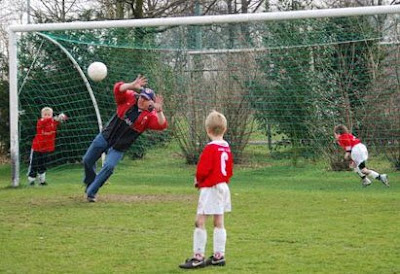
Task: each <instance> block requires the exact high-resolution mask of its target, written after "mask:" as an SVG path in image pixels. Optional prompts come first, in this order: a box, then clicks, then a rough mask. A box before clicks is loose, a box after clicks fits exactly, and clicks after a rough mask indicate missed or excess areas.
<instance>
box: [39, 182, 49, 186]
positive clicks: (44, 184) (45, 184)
mask: <svg viewBox="0 0 400 274" xmlns="http://www.w3.org/2000/svg"><path fill="white" fill-rule="evenodd" d="M39 185H41V186H47V183H46V182H41V183H39Z"/></svg>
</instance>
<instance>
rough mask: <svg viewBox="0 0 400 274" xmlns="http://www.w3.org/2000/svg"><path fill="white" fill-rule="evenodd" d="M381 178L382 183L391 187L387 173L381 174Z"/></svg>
mask: <svg viewBox="0 0 400 274" xmlns="http://www.w3.org/2000/svg"><path fill="white" fill-rule="evenodd" d="M379 180H380V181H381V182H382V184H384V185H385V186H387V187H390V185H389V178H388V176H387V175H386V174H381V175H380V176H379Z"/></svg>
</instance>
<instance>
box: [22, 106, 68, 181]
mask: <svg viewBox="0 0 400 274" xmlns="http://www.w3.org/2000/svg"><path fill="white" fill-rule="evenodd" d="M41 116H42V117H41V118H40V119H39V120H38V121H37V124H36V135H35V138H34V139H33V142H32V149H31V155H30V159H29V169H28V183H29V185H30V186H34V185H35V180H36V175H39V184H40V185H41V186H44V185H47V183H46V164H47V158H48V154H49V153H50V152H53V151H54V149H55V140H56V131H57V126H58V125H59V123H60V122H62V121H65V120H67V118H68V117H67V115H65V114H63V113H61V114H60V115H58V116H56V117H53V109H51V108H50V107H44V108H43V109H42V110H41Z"/></svg>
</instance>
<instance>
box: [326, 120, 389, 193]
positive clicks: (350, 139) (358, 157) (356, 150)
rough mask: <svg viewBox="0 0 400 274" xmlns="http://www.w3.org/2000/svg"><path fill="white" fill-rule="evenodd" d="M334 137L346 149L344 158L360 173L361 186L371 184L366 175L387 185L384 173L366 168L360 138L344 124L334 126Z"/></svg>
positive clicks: (366, 155) (363, 149) (365, 150)
mask: <svg viewBox="0 0 400 274" xmlns="http://www.w3.org/2000/svg"><path fill="white" fill-rule="evenodd" d="M333 131H334V135H335V139H336V140H337V142H338V144H339V145H340V146H341V147H342V148H343V149H344V150H345V151H346V153H345V155H344V158H345V159H346V160H351V163H350V167H351V168H353V169H354V171H355V172H356V173H357V174H358V175H360V177H361V179H362V185H363V186H369V185H371V183H372V182H371V180H370V179H368V177H367V176H370V177H371V178H373V179H377V180H379V181H381V182H382V183H383V184H384V185H385V186H387V187H389V180H388V176H387V175H386V174H379V173H378V172H376V171H374V170H372V169H368V168H367V167H366V166H365V165H366V161H367V160H368V150H367V147H366V146H365V145H364V144H363V143H361V141H360V139H358V138H356V137H355V136H354V135H352V134H351V133H349V130H348V129H347V127H346V126H344V125H337V126H335V128H334V130H333Z"/></svg>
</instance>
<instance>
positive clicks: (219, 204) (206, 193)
mask: <svg viewBox="0 0 400 274" xmlns="http://www.w3.org/2000/svg"><path fill="white" fill-rule="evenodd" d="M230 211H231V192H230V190H229V187H228V184H227V183H220V184H217V185H215V186H213V187H202V188H200V197H199V204H198V206H197V214H203V215H222V214H224V212H230Z"/></svg>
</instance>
